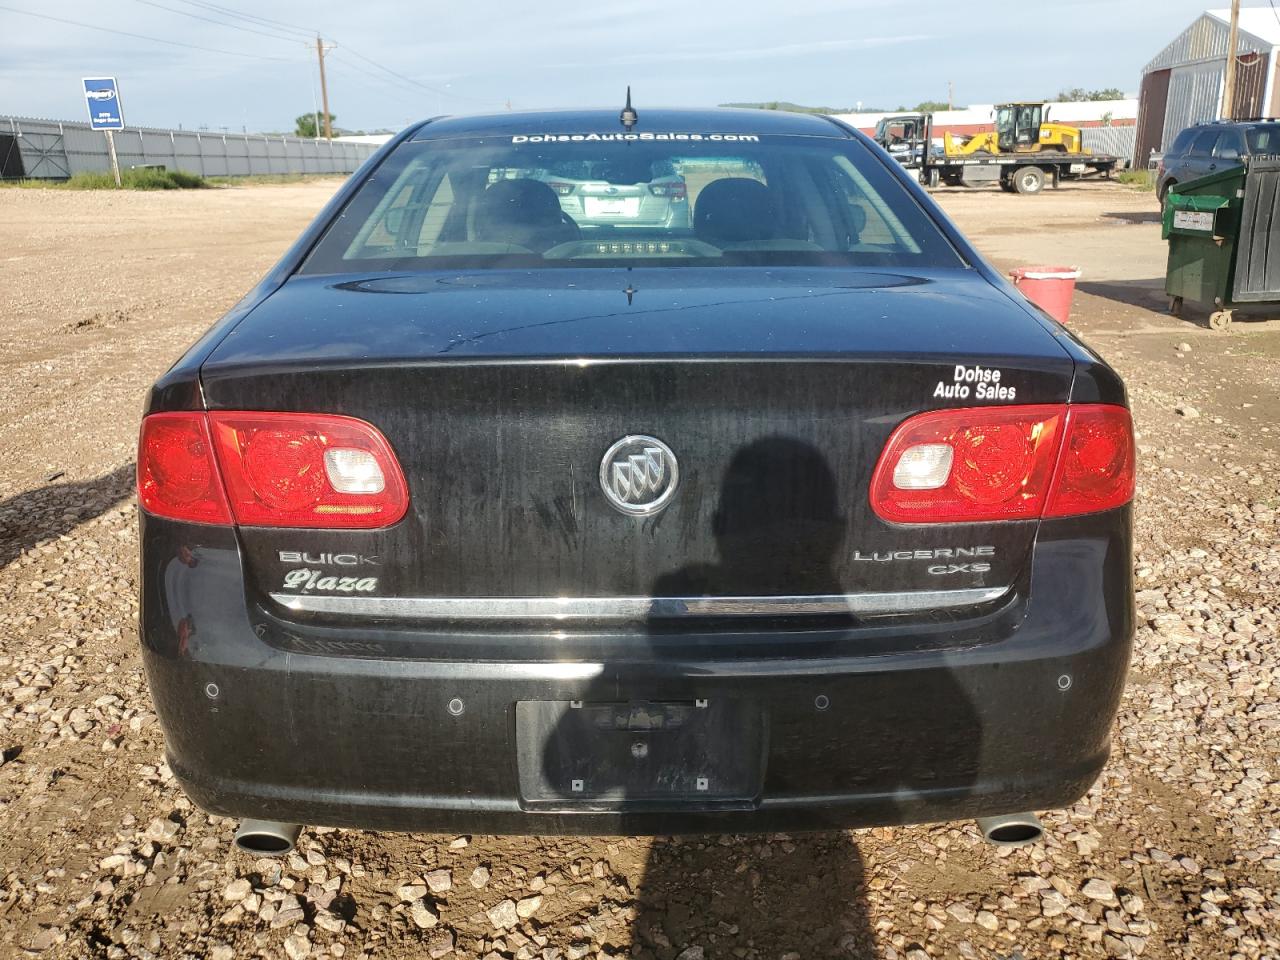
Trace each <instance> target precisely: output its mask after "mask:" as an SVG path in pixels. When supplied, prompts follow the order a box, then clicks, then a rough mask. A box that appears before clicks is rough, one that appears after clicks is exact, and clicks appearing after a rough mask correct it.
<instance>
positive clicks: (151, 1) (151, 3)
mask: <svg viewBox="0 0 1280 960" xmlns="http://www.w3.org/2000/svg"><path fill="white" fill-rule="evenodd" d="M138 3H145V4H146V5H147V6H148V7H155V8H156V9H157V10H167V11H168V12H169V13H176V14H178V16H180V17H191V18H192V19H195V20H203V21H204V22H205V23H213V24H217V25H218V26H220V27H227V28H228V29H231V30H243V31H244V32H245V33H256V34H257V35H258V36H260V37H270V38H271V39H272V40H286V41H288V42H289V43H305V42H307V41H304V40H302V39H301V38H299V37H291V36H289V35H288V34H284V33H267V32H266V31H265V30H255V29H253V28H252V27H246V26H242V25H241V24H238V23H227V22H226V21H225V20H215V19H213V18H212V17H202V16H200V14H198V13H191V12H189V11H187V10H179V9H178V8H177V7H166V6H165V5H164V4H163V3H156V2H155V0H138Z"/></svg>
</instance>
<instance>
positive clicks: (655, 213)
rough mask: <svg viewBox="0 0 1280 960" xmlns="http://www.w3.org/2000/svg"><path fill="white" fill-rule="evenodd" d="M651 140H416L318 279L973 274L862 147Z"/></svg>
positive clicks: (322, 253) (332, 245) (798, 141)
mask: <svg viewBox="0 0 1280 960" xmlns="http://www.w3.org/2000/svg"><path fill="white" fill-rule="evenodd" d="M649 136H651V137H653V139H623V138H622V137H621V136H619V135H612V134H611V135H608V138H607V139H606V138H605V135H591V138H590V139H588V138H587V136H586V135H573V136H572V137H570V136H564V137H556V136H552V137H547V136H536V135H530V136H527V137H521V136H507V137H489V138H477V139H458V140H439V141H432V140H422V141H409V142H406V143H404V144H402V145H401V146H400V147H399V148H397V149H396V151H395V152H394V153H393V154H392V155H391V156H390V157H389V158H387V160H386V161H385V162H384V163H383V164H382V166H381V167H379V168H378V169H377V170H376V171H375V173H374V174H373V175H372V176H371V177H370V178H369V179H368V180H367V181H366V182H365V183H364V184H363V186H362V187H361V188H360V189H359V190H358V191H357V193H356V194H355V196H354V197H353V198H352V200H351V201H350V202H349V203H348V205H347V207H346V208H345V209H344V210H343V212H342V214H341V215H340V216H338V217H337V218H335V220H334V222H333V224H332V225H331V226H330V228H329V230H328V231H327V232H326V234H325V235H324V237H323V238H322V239H321V241H320V243H319V244H317V246H316V248H315V250H314V251H313V252H312V254H311V256H310V257H309V258H308V260H307V262H306V264H305V265H304V267H303V272H304V273H353V272H368V271H371V270H383V269H392V270H406V269H408V270H412V269H423V270H430V269H437V268H439V269H452V268H455V267H465V268H468V269H471V268H475V267H485V266H505V267H510V266H519V267H555V266H567V265H573V266H583V265H586V266H591V265H598V266H611V265H619V264H622V265H633V264H635V263H636V262H640V261H647V262H648V263H649V264H650V265H663V264H667V265H672V266H680V265H692V264H696V265H699V266H708V265H711V266H715V265H725V266H735V265H737V266H741V265H766V266H767V265H773V264H777V265H810V264H811V265H833V266H842V265H847V266H855V265H867V266H896V267H909V266H914V267H929V266H959V265H961V260H960V258H959V256H958V254H957V253H956V252H955V250H954V248H953V247H952V246H951V245H950V244H949V242H948V241H947V240H946V238H945V237H944V236H943V235H942V233H941V232H940V231H939V230H938V228H937V226H936V225H935V224H934V222H933V221H932V220H931V219H930V218H929V217H928V215H927V214H925V212H924V211H923V209H922V208H921V207H920V205H919V204H918V203H917V202H916V201H915V199H914V198H913V197H912V196H911V195H910V194H909V193H908V192H907V190H906V188H905V187H904V186H903V185H902V184H901V183H900V182H899V181H897V180H896V179H895V178H894V176H893V175H892V174H890V173H889V171H888V170H886V169H885V167H884V165H883V164H882V162H881V161H880V160H879V159H877V158H876V156H874V155H873V154H872V153H871V152H870V151H868V150H867V149H866V148H865V147H863V146H862V144H861V143H859V142H857V141H852V140H844V139H836V138H825V137H776V136H763V135H762V136H748V135H740V136H733V135H725V136H723V137H720V138H716V139H712V138H711V137H710V136H707V137H706V138H702V137H700V136H699V135H693V134H666V135H656V134H655V135H649ZM658 137H661V139H658Z"/></svg>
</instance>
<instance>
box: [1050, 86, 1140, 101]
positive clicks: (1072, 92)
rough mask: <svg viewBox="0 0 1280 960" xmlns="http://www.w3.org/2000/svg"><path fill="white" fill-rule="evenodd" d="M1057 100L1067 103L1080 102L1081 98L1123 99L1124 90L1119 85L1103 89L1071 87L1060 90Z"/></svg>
mask: <svg viewBox="0 0 1280 960" xmlns="http://www.w3.org/2000/svg"><path fill="white" fill-rule="evenodd" d="M1055 99H1056V100H1060V101H1063V102H1066V103H1070V102H1079V101H1081V100H1123V99H1124V91H1123V90H1121V89H1119V88H1117V87H1106V88H1105V89H1102V90H1086V89H1085V88H1084V87H1070V88H1068V89H1066V90H1059V91H1058V96H1057V97H1055Z"/></svg>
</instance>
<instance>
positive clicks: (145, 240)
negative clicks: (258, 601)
mask: <svg viewBox="0 0 1280 960" xmlns="http://www.w3.org/2000/svg"><path fill="white" fill-rule="evenodd" d="M333 188H334V185H333V183H331V182H320V183H299V184H286V185H276V186H259V187H254V188H251V189H250V188H245V189H229V190H208V191H192V192H190V193H164V194H131V195H119V194H110V193H106V194H94V193H79V194H72V193H60V192H52V191H51V192H44V191H36V190H31V191H3V192H0V232H2V233H3V235H4V236H5V238H6V240H5V243H6V256H5V258H4V259H2V260H0V309H2V310H3V315H4V316H5V318H6V334H7V335H6V337H5V338H4V339H3V340H0V410H2V411H3V415H0V449H3V451H4V454H5V455H4V457H2V458H0V597H3V598H4V603H3V605H2V606H0V637H3V643H0V761H2V762H0V956H5V957H7V956H22V955H31V956H48V957H67V958H76V960H81V958H85V957H92V958H98V957H104V958H112V960H115V958H124V957H138V958H143V957H164V958H168V957H186V956H197V957H211V958H213V960H231V958H233V957H235V958H238V957H271V958H276V957H280V956H290V957H294V958H296V957H330V956H331V957H354V956H377V957H379V958H405V960H408V958H419V957H424V956H426V957H434V958H436V960H440V958H443V957H446V956H464V957H482V958H488V960H495V958H517V960H530V958H539V960H568V958H586V957H591V958H596V957H619V956H632V957H636V958H647V960H697V958H707V960H721V958H735V960H779V958H782V960H801V958H803V960H809V958H815V957H826V956H846V957H870V956H880V957H886V958H894V960H897V958H909V960H925V958H927V957H937V958H952V957H964V958H967V957H992V958H1007V957H1014V956H1022V957H1025V958H1028V960H1031V958H1037V960H1038V958H1045V957H1073V958H1074V957H1094V956H1143V957H1171V956H1173V957H1187V958H1194V960H1203V958H1210V957H1224V958H1225V957H1234V956H1240V957H1247V958H1259V957H1264V956H1277V955H1280V940H1278V939H1277V937H1278V934H1277V931H1280V833H1277V831H1276V824H1277V822H1280V787H1277V783H1278V781H1280V706H1277V701H1278V700H1280V672H1278V671H1280V647H1278V646H1277V644H1278V641H1277V638H1276V635H1277V632H1278V631H1277V611H1276V607H1275V602H1276V601H1275V598H1276V596H1277V595H1280V554H1278V552H1277V542H1278V541H1280V530H1277V522H1276V517H1277V508H1278V507H1280V485H1278V482H1277V479H1276V478H1277V476H1280V462H1278V457H1277V448H1276V440H1277V435H1276V429H1277V428H1276V427H1275V426H1274V425H1275V424H1277V423H1278V422H1280V390H1277V388H1276V383H1277V374H1276V370H1277V358H1278V357H1280V322H1274V321H1265V320H1253V321H1249V322H1238V323H1236V324H1235V325H1233V327H1232V328H1231V330H1230V331H1228V332H1227V333H1225V334H1220V333H1213V332H1210V331H1209V330H1208V329H1207V328H1206V327H1205V326H1204V314H1203V312H1200V313H1197V312H1196V311H1195V310H1189V311H1188V315H1187V316H1186V317H1185V318H1183V319H1175V318H1173V317H1170V316H1168V315H1167V314H1166V313H1164V312H1163V310H1164V306H1165V305H1164V303H1163V296H1162V293H1161V285H1160V278H1161V277H1162V275H1163V265H1164V260H1163V258H1164V247H1163V245H1162V244H1161V242H1160V240H1159V226H1158V224H1157V223H1156V222H1155V220H1154V219H1153V218H1152V216H1151V214H1152V213H1153V204H1154V201H1153V200H1152V199H1151V197H1150V196H1149V195H1145V194H1142V193H1137V192H1134V191H1131V190H1127V189H1124V188H1121V187H1118V186H1115V185H1110V186H1108V185H1102V184H1070V185H1066V186H1064V187H1063V188H1062V189H1061V190H1059V191H1056V192H1053V191H1047V192H1046V193H1045V194H1043V195H1041V196H1039V197H1020V196H1012V195H1005V194H1002V193H999V192H996V191H980V192H964V191H954V190H949V191H940V192H939V193H938V194H937V195H938V197H939V199H940V200H941V202H942V203H943V205H944V206H945V207H946V208H947V210H948V211H949V212H950V213H951V215H952V216H953V217H955V218H956V219H957V221H958V222H959V223H960V225H961V227H962V228H964V229H965V230H967V231H968V232H969V233H970V235H971V236H973V237H974V239H975V240H976V242H977V244H978V246H979V247H980V248H981V249H983V250H984V251H986V252H987V253H988V254H989V255H990V256H992V257H993V258H994V259H995V260H996V262H997V264H998V265H999V266H1000V267H1001V268H1005V269H1007V268H1009V267H1012V266H1015V265H1018V264H1026V263H1030V262H1042V263H1068V264H1073V265H1079V266H1081V267H1082V268H1083V270H1084V277H1083V278H1082V282H1081V292H1080V295H1079V296H1078V297H1077V300H1076V304H1075V310H1074V311H1073V314H1072V317H1071V321H1070V327H1071V329H1073V330H1074V331H1076V332H1077V333H1078V334H1079V335H1080V336H1081V337H1082V338H1083V339H1084V340H1085V341H1086V342H1087V343H1088V344H1089V345H1090V346H1092V347H1094V348H1096V349H1097V350H1098V351H1099V352H1100V353H1102V354H1103V355H1104V356H1106V357H1107V358H1108V359H1109V360H1111V361H1112V362H1113V363H1114V364H1115V365H1116V366H1117V367H1118V369H1119V370H1120V371H1121V373H1122V374H1123V375H1124V376H1125V378H1126V380H1127V383H1128V385H1129V388H1130V391H1131V399H1132V402H1133V407H1134V414H1135V422H1136V424H1137V428H1138V431H1139V443H1140V445H1141V451H1142V455H1141V474H1140V480H1139V499H1138V504H1137V518H1138V519H1137V554H1136V557H1135V568H1136V571H1137V578H1138V585H1139V591H1140V592H1139V594H1138V611H1139V624H1140V626H1139V633H1138V643H1137V649H1136V651H1135V658H1134V671H1133V675H1132V677H1131V681H1130V684H1129V687H1128V691H1127V693H1126V697H1125V701H1124V704H1123V708H1122V711H1121V714H1120V717H1119V720H1118V722H1117V725H1116V732H1115V740H1114V747H1113V756H1112V760H1111V762H1110V763H1109V765H1108V766H1107V769H1106V771H1105V773H1104V775H1103V777H1102V778H1101V780H1100V781H1099V783H1098V784H1097V785H1096V786H1095V787H1094V789H1093V790H1091V791H1090V793H1089V794H1088V795H1087V796H1086V797H1085V798H1084V799H1082V800H1081V801H1080V802H1079V803H1078V804H1076V805H1075V806H1073V807H1072V808H1071V809H1069V810H1064V811H1055V812H1051V813H1050V814H1048V815H1047V816H1046V817H1045V820H1046V825H1047V826H1048V828H1049V834H1048V836H1047V837H1046V840H1045V842H1044V843H1043V844H1041V845H1038V846H1036V847H1033V848H1030V849H1023V850H1018V851H1012V852H1009V851H1000V850H995V849H993V848H991V847H989V846H987V845H985V844H983V843H982V842H981V840H980V839H979V837H978V835H977V831H976V829H975V828H974V826H973V825H972V824H968V823H954V824H940V825H933V826H918V827H910V828H894V829H877V830H869V831H856V832H845V833H836V834H815V835H805V836H769V837H694V838H684V839H678V840H675V839H670V838H657V839H637V838H583V839H563V838H507V837H469V838H455V837H447V836H427V835H421V836H419V835H396V834H377V833H367V832H360V831H347V830H320V829H310V830H308V831H306V833H305V834H304V837H303V841H302V844H301V846H300V848H299V851H298V853H297V854H296V855H295V856H293V857H290V858H287V859H285V860H283V861H269V860H264V861H258V862H253V861H250V860H248V859H246V858H244V857H241V856H238V855H235V854H233V853H232V852H231V850H230V840H231V834H232V831H233V829H234V824H233V823H231V822H230V821H228V820H225V819H222V818H218V817H211V816H208V815H206V814H204V813H202V812H201V811H199V810H197V809H195V808H194V807H193V806H192V805H191V803H190V802H189V801H188V800H187V799H186V797H185V796H184V795H183V794H182V793H181V791H180V790H179V789H178V788H177V787H176V785H175V784H174V782H173V779H172V777H171V775H170V774H169V771H168V770H167V768H166V767H165V765H164V761H163V738H162V736H161V734H160V731H159V728H158V725H157V723H156V718H155V715H154V713H153V712H152V708H151V704H150V700H149V697H148V694H147V692H146V685H145V682H144V678H143V676H142V671H141V665H140V662H139V658H138V654H137V643H136V637H135V617H136V592H137V582H136V568H137V557H136V551H137V543H136V533H135V529H136V517H135V507H134V504H133V501H132V486H131V484H132V480H131V476H132V459H133V456H134V443H135V438H136V432H137V427H138V418H139V415H140V410H141V405H142V401H143V396H144V393H145V390H146V388H147V386H148V385H149V384H150V382H151V381H152V380H153V379H155V377H156V376H158V375H159V374H160V373H161V372H162V371H163V370H164V369H165V368H166V367H167V366H168V365H169V363H171V362H172V361H173V360H174V359H175V358H176V357H177V356H179V355H180V354H181V353H182V351H183V350H184V349H185V347H186V345H187V344H188V343H190V342H191V341H193V340H194V339H195V338H196V337H198V336H199V335H200V333H201V332H202V331H203V330H204V329H205V328H206V327H207V326H208V325H209V323H211V322H212V321H213V320H214V319H216V318H217V316H218V315H219V314H220V313H221V312H222V311H224V310H225V309H226V308H228V307H229V306H230V305H231V304H232V303H234V302H235V301H236V300H237V299H238V298H239V297H240V296H241V294H242V293H243V292H244V291H245V290H247V289H248V288H249V287H250V286H251V285H252V284H253V282H254V281H255V280H256V279H257V277H258V276H260V275H261V274H262V273H263V272H264V271H265V270H266V269H267V268H268V267H269V266H270V265H271V263H272V262H273V261H274V260H275V258H276V257H277V256H279V254H280V253H281V252H282V251H283V250H284V248H285V247H286V246H287V245H288V244H289V243H290V242H291V241H292V240H293V239H294V237H295V236H296V235H297V233H298V232H299V231H300V230H301V229H302V227H303V226H304V225H305V223H306V222H307V220H308V219H309V218H310V217H311V216H313V215H314V213H315V212H316V211H317V210H318V209H319V208H320V206H321V205H322V204H323V203H324V201H325V200H327V199H328V196H329V194H330V193H331V191H332V189H333ZM86 251H93V252H94V254H95V255H94V256H87V255H86ZM104 251H109V253H104ZM439 870H445V871H448V872H449V877H450V886H449V889H448V890H447V891H427V892H426V893H424V894H422V895H418V894H417V893H416V886H415V885H422V886H423V887H424V888H425V881H424V876H425V875H426V874H427V873H428V872H432V871H439ZM473 877H474V878H476V881H475V882H473V880H472V878H473ZM241 881H243V883H240V882H241ZM406 892H408V893H410V894H413V896H411V897H410V898H408V899H406V897H405V896H404V894H405V893H406ZM506 901H510V902H511V908H510V909H515V908H516V905H519V910H520V911H523V913H519V914H517V921H516V922H515V923H514V924H512V925H508V926H505V927H502V928H499V927H498V926H496V925H495V922H494V920H493V917H494V916H498V917H502V916H505V914H504V912H503V911H504V909H506V908H504V906H503V905H504V903H505V902H506ZM495 911H496V912H495Z"/></svg>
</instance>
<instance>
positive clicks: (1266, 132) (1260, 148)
mask: <svg viewBox="0 0 1280 960" xmlns="http://www.w3.org/2000/svg"><path fill="white" fill-rule="evenodd" d="M1244 135H1245V138H1246V139H1247V140H1248V141H1249V153H1250V155H1253V156H1256V155H1258V154H1260V153H1267V154H1280V123H1257V124H1254V125H1252V126H1248V127H1245V128H1244Z"/></svg>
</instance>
